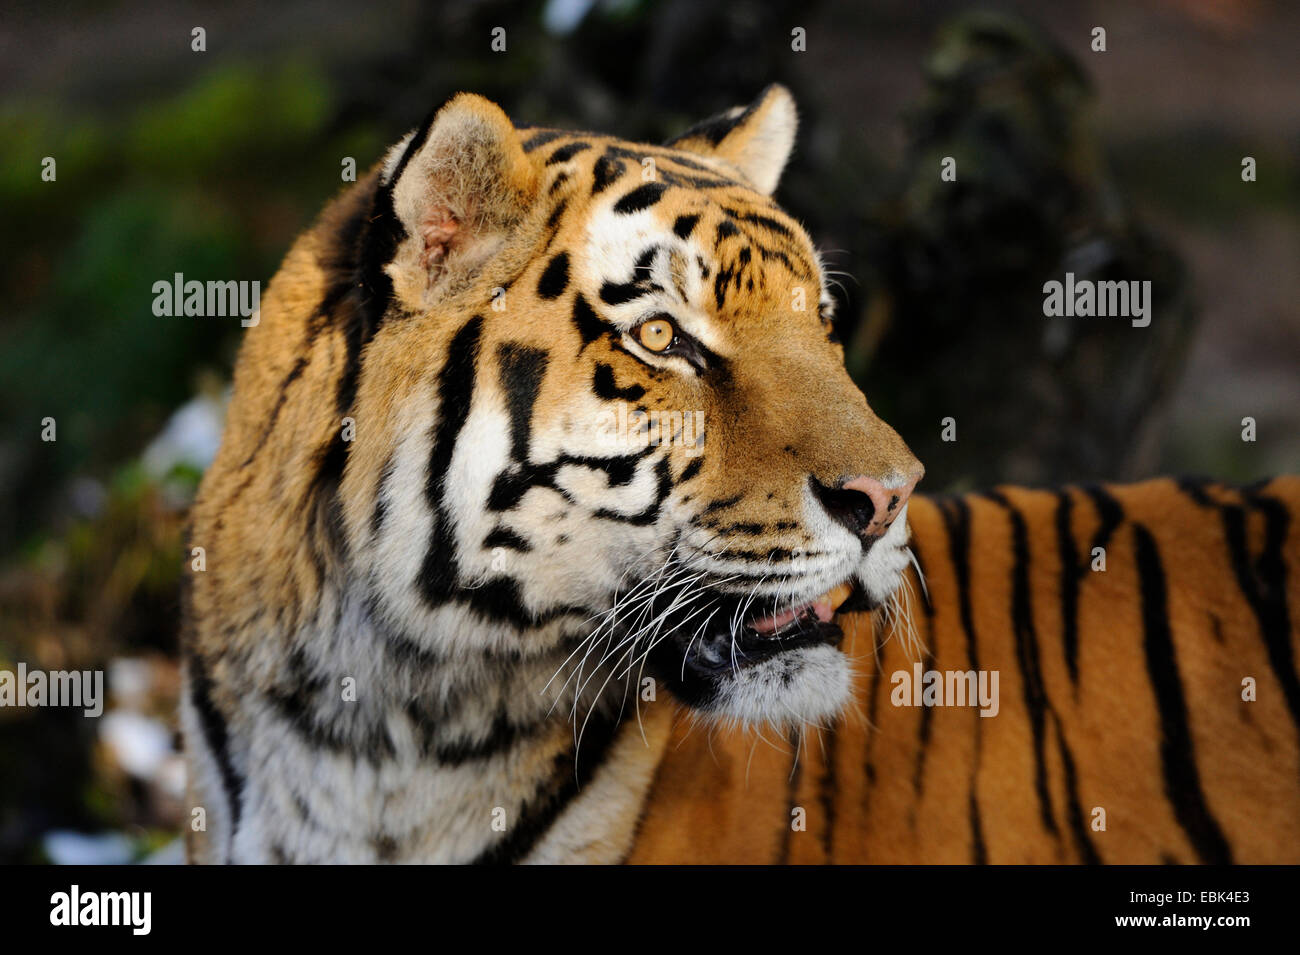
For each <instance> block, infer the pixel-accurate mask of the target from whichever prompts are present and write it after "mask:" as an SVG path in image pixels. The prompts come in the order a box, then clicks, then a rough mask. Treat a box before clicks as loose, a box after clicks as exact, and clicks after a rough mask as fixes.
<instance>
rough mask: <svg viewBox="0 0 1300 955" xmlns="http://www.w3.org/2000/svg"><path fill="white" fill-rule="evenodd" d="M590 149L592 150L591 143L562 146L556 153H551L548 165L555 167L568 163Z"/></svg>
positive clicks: (547, 161) (547, 159) (547, 160)
mask: <svg viewBox="0 0 1300 955" xmlns="http://www.w3.org/2000/svg"><path fill="white" fill-rule="evenodd" d="M590 148H591V143H584V142H576V143H566V144H565V145H563V146H561V147H560V148H559V149H557V150H555V152H553V153H551V154H550V155H549V156H548V157H546V165H548V166H554V165H555V164H556V163H562V162H568V161H569V160H570V159H572V158H573V157H574V156H576V155H578V153H580V152H582V151H583V150H584V149H590Z"/></svg>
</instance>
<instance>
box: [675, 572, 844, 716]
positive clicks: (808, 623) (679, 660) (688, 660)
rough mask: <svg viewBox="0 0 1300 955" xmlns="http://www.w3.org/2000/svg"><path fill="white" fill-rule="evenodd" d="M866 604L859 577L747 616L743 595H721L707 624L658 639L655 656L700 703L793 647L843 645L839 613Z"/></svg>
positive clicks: (681, 691) (683, 692)
mask: <svg viewBox="0 0 1300 955" xmlns="http://www.w3.org/2000/svg"><path fill="white" fill-rule="evenodd" d="M867 604H868V601H867V600H866V598H865V594H863V593H862V591H861V588H860V587H859V586H858V584H857V583H856V581H846V582H844V583H841V584H837V585H836V586H834V587H832V588H831V589H830V590H828V591H827V592H826V593H823V594H821V595H819V596H817V597H815V598H813V599H812V600H809V601H807V602H805V603H801V604H798V605H795V606H788V605H787V606H785V607H777V606H767V607H761V608H758V609H757V610H754V611H752V612H744V613H743V615H742V612H741V610H740V607H741V606H742V604H741V602H740V600H739V599H738V598H721V597H719V598H718V600H717V605H718V612H717V613H715V614H713V616H712V617H710V618H709V621H708V623H707V624H705V625H703V626H700V625H699V624H698V623H697V622H695V621H689V620H688V621H685V622H683V624H682V625H681V626H679V627H678V628H677V629H676V630H674V632H673V633H672V635H671V636H670V637H668V638H667V639H664V640H661V641H659V642H658V644H657V645H656V646H655V648H654V651H653V652H652V653H651V655H650V659H651V661H652V662H653V663H654V665H655V668H656V669H657V670H658V671H659V673H660V674H661V675H662V678H663V679H665V680H667V681H668V683H669V685H670V686H671V687H672V688H673V690H674V692H676V693H677V694H678V695H679V696H680V697H683V698H684V702H688V703H690V702H700V701H702V700H706V699H707V698H708V697H709V695H710V694H711V692H712V689H713V688H714V687H715V686H716V685H717V683H718V681H719V680H720V679H721V678H722V677H724V676H726V675H728V674H733V675H735V674H739V673H741V672H743V671H744V670H746V669H748V668H750V667H754V666H756V665H757V664H759V663H762V662H763V661H765V660H769V659H772V658H773V657H776V656H779V655H780V654H783V653H789V652H790V651H793V650H798V649H802V648H808V647H816V646H822V645H825V646H829V647H837V646H839V644H840V642H841V641H842V640H843V639H844V632H843V631H842V630H841V629H840V627H839V625H838V624H837V623H836V622H835V615H836V613H839V612H848V611H853V610H858V609H864V608H865V607H866V606H867ZM733 620H734V621H736V623H735V625H734V626H733V623H732V622H733Z"/></svg>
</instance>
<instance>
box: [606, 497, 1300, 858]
mask: <svg viewBox="0 0 1300 955" xmlns="http://www.w3.org/2000/svg"><path fill="white" fill-rule="evenodd" d="M1297 513H1300V478H1279V479H1276V480H1273V481H1269V482H1265V483H1262V484H1260V485H1258V486H1255V487H1251V488H1245V489H1233V488H1228V487H1224V486H1222V485H1217V484H1213V483H1208V482H1201V481H1173V480H1168V479H1164V480H1155V481H1148V482H1145V483H1142V484H1134V485H1117V486H1111V485H1107V486H1089V487H1069V488H1062V489H1059V490H1053V491H1031V490H1024V489H1019V488H1002V489H1000V490H999V491H997V492H994V493H990V494H984V495H968V496H952V497H940V498H929V497H919V498H914V499H913V502H912V505H911V508H910V511H909V518H910V523H911V526H912V535H913V540H912V547H913V548H914V549H915V550H916V551H917V554H918V556H919V558H920V566H921V567H922V568H923V570H924V581H925V587H926V588H928V599H927V598H926V597H925V596H924V591H923V589H922V587H921V581H920V578H919V577H913V580H912V584H913V589H914V592H915V594H916V596H917V600H915V601H914V602H913V610H912V614H911V617H910V623H911V624H912V625H913V626H914V630H909V627H908V621H906V620H895V621H893V622H892V623H890V622H886V621H883V620H880V619H877V618H874V617H865V616H858V617H855V618H854V623H853V625H852V626H850V627H847V628H846V629H848V632H849V634H850V639H851V640H852V649H851V650H849V653H850V655H851V656H853V658H854V660H855V694H854V698H855V701H856V702H855V704H854V705H853V706H852V707H851V708H850V710H849V711H848V713H847V714H846V716H845V718H844V719H843V720H842V721H840V722H837V723H835V724H833V725H828V726H826V727H824V728H812V729H810V730H809V731H808V732H807V733H805V734H804V735H803V736H802V737H801V738H798V739H795V740H789V739H782V738H779V737H777V738H772V737H770V736H769V737H768V738H766V739H764V740H760V739H758V738H757V737H755V736H753V735H752V734H751V735H745V734H731V733H725V732H723V733H709V732H707V731H705V730H702V729H700V728H693V729H692V728H691V727H689V726H688V725H687V724H686V723H685V722H683V723H682V724H681V725H680V726H679V727H678V730H677V737H676V738H675V739H674V741H673V742H672V743H671V744H670V745H669V747H668V750H667V755H666V757H665V759H664V761H663V763H662V765H661V767H660V769H659V775H658V777H657V779H656V784H655V789H654V794H653V795H652V797H651V798H650V800H649V803H648V809H647V814H646V818H645V820H644V822H643V825H642V828H641V830H640V834H639V838H638V842H637V845H636V849H635V850H634V852H633V853H632V855H631V859H632V861H636V862H663V861H678V862H680V861H687V860H689V861H694V862H724V861H726V862H754V863H770V862H794V863H821V862H837V863H912V864H915V863H1065V862H1079V863H1196V862H1202V863H1228V862H1235V863H1291V864H1294V863H1296V862H1297V861H1300V746H1298V745H1297V738H1298V735H1300V685H1298V684H1297V669H1296V658H1297V653H1298V652H1300V621H1297V619H1296V616H1295V613H1296V611H1295V608H1296V607H1297V605H1298V604H1300V579H1298V578H1297V577H1296V575H1295V573H1294V569H1295V568H1296V567H1297V566H1300V527H1298V526H1297V521H1296V517H1295V516H1296V514H1297ZM1099 548H1100V551H1099V550H1098V549H1099ZM1103 561H1104V563H1103ZM993 670H996V671H997V672H998V674H999V680H998V689H999V699H998V701H997V703H998V705H997V708H996V712H995V713H994V714H993V715H990V716H987V717H986V716H982V715H981V706H980V705H978V702H977V701H976V702H972V701H968V703H967V705H951V703H952V701H951V700H949V701H947V702H948V703H949V704H950V705H933V706H925V705H920V706H918V705H915V702H917V701H918V700H919V691H920V687H919V686H918V685H917V684H916V682H915V680H914V675H915V674H916V673H917V672H918V671H920V672H922V673H924V672H927V671H934V672H938V673H951V672H953V671H961V672H964V671H977V672H979V671H982V672H986V673H987V672H988V671H993ZM904 674H905V675H906V677H907V681H908V682H907V683H906V685H904V679H903V678H902V676H901V675H904ZM903 691H906V692H903ZM914 694H916V695H914ZM940 702H943V701H942V700H941V701H940ZM983 709H985V710H987V709H988V707H984V708H983Z"/></svg>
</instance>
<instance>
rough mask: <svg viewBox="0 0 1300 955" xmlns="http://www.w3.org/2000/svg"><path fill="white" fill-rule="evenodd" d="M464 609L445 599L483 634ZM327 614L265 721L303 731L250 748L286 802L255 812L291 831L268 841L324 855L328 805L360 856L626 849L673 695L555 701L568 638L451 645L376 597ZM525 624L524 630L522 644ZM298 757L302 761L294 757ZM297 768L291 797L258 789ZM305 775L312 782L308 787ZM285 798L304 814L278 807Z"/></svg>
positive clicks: (304, 634)
mask: <svg viewBox="0 0 1300 955" xmlns="http://www.w3.org/2000/svg"><path fill="white" fill-rule="evenodd" d="M458 613H459V612H458V611H455V610H448V612H447V614H446V616H447V617H448V620H447V624H446V625H447V627H449V628H450V627H457V628H458V632H457V637H458V641H459V643H460V644H462V645H464V644H465V643H473V642H474V641H467V640H466V639H465V638H466V637H467V636H468V634H467V632H466V629H465V627H466V626H467V624H466V623H465V619H466V618H465V616H464V615H463V614H462V615H460V616H457V614H458ZM321 616H327V617H329V618H332V621H331V626H329V627H327V628H324V629H323V630H315V631H314V632H313V628H306V629H305V630H304V631H300V632H299V633H298V635H297V637H296V639H294V640H293V642H292V646H291V648H290V649H289V650H288V653H287V654H286V659H287V665H285V666H284V668H283V673H282V674H281V681H282V689H281V690H279V691H273V692H272V694H270V696H271V699H272V702H273V704H274V705H273V706H272V707H271V708H270V712H269V713H268V714H267V725H264V726H262V727H261V730H260V735H261V736H263V737H265V738H269V739H283V738H284V733H283V732H276V730H277V728H279V727H282V726H283V723H284V722H285V721H288V722H289V723H290V725H291V727H292V728H293V729H294V730H295V736H297V737H299V738H301V739H302V740H303V741H304V743H305V744H306V745H305V746H304V747H303V748H302V750H301V751H300V752H289V750H290V749H293V747H287V748H286V747H280V748H278V749H277V750H276V751H275V752H274V753H271V752H267V753H264V754H261V755H260V756H259V754H258V753H257V752H256V751H255V750H256V747H254V751H252V752H250V753H249V759H248V765H250V766H251V767H257V766H259V765H264V766H267V767H268V771H267V773H266V774H265V777H264V778H263V779H260V780H258V779H257V778H256V777H257V775H258V772H257V770H256V769H254V770H253V773H254V787H253V788H254V791H253V793H252V797H253V802H254V803H255V804H260V805H262V806H263V807H264V808H265V809H266V810H267V811H268V812H269V814H270V815H271V816H272V817H274V818H271V819H269V820H266V822H267V824H265V825H259V826H257V827H256V828H257V829H259V830H262V831H264V832H276V833H279V834H280V835H281V838H280V839H279V841H278V842H277V841H276V840H274V839H272V840H270V842H269V845H264V851H265V852H268V853H269V854H270V858H272V859H274V858H277V857H279V856H281V855H284V856H288V857H289V858H290V859H291V858H292V856H291V852H292V846H294V845H303V844H304V840H305V844H306V845H307V847H308V848H307V852H306V853H305V857H304V858H303V859H302V861H312V857H313V856H314V854H315V852H316V850H315V848H314V846H315V845H316V843H317V842H321V843H322V844H325V840H313V839H312V838H311V836H310V834H309V833H308V830H310V829H311V828H312V827H316V828H319V827H321V826H322V825H325V821H326V820H341V821H342V825H341V826H338V827H336V830H337V831H333V832H331V833H330V834H329V836H330V839H332V840H333V847H332V848H331V852H330V854H331V855H334V856H337V855H338V854H339V853H338V851H337V843H338V841H339V840H346V841H347V849H346V851H345V852H344V854H345V855H348V856H350V857H351V858H353V859H356V860H359V861H438V862H482V863H509V862H525V861H528V862H533V861H553V862H592V863H597V862H600V863H607V862H617V861H621V859H622V858H623V857H624V856H625V855H626V854H627V852H628V851H629V849H630V847H631V844H632V840H633V837H634V834H635V829H636V824H637V820H638V818H639V816H640V813H641V808H642V804H643V802H644V799H645V797H646V794H647V792H648V790H649V787H650V784H651V782H652V780H653V776H654V773H655V770H656V768H657V765H658V762H659V760H660V758H661V756H662V754H663V751H664V749H665V745H666V741H667V737H668V730H669V725H670V723H671V705H669V704H667V703H660V704H648V705H647V704H645V703H641V704H640V707H639V713H638V711H637V708H636V707H634V706H633V704H632V703H631V702H630V701H629V702H628V704H627V706H626V707H624V706H622V703H623V692H622V685H621V681H620V682H619V685H618V692H617V694H613V695H611V694H610V693H605V694H601V695H597V696H594V697H593V696H589V697H588V698H587V699H585V700H584V702H583V703H582V705H581V706H579V707H577V708H571V707H570V706H567V705H563V704H561V705H556V703H555V701H556V689H557V687H558V684H559V683H560V682H561V681H562V680H564V678H565V676H566V675H567V672H566V673H564V674H562V675H561V676H560V677H558V678H556V679H555V680H554V681H553V683H552V678H553V677H555V674H556V673H557V672H559V671H561V670H563V669H564V667H563V665H564V662H565V658H566V656H567V655H568V653H569V652H570V649H571V648H570V646H569V645H568V644H559V645H557V646H555V647H554V649H553V650H551V651H550V652H544V653H540V654H538V655H536V656H524V655H522V654H520V653H518V652H508V651H493V652H480V653H475V652H472V651H464V652H461V653H458V654H450V653H446V652H443V651H441V650H439V649H437V648H438V647H440V646H442V645H443V644H445V643H446V642H447V641H445V640H441V639H437V635H436V634H433V633H429V634H422V635H421V636H420V638H419V639H417V638H415V637H413V636H412V635H409V634H404V633H401V632H399V631H397V630H395V629H393V628H388V627H384V626H381V625H379V624H378V623H377V622H376V620H375V619H374V616H373V614H372V613H370V612H368V611H366V610H364V605H356V606H350V605H345V606H343V607H342V608H341V610H340V611H339V612H338V613H336V614H329V615H317V619H320V617H321ZM489 629H491V628H488V627H484V630H485V631H487V630H489ZM489 637H492V638H495V642H496V644H498V645H499V644H500V643H501V642H502V641H501V630H500V628H499V627H497V628H495V629H492V631H491V633H487V632H485V633H484V641H483V645H485V646H486V645H488V642H487V641H488V638H489ZM529 637H530V634H527V633H520V634H519V635H518V641H517V643H516V645H517V646H528V645H529V644H528V640H529ZM512 642H514V641H512ZM602 679H603V676H602ZM596 682H599V681H596ZM548 684H551V685H550V686H549V688H548ZM612 685H613V682H612V681H611V686H612ZM638 717H639V718H638ZM276 724H278V726H277V725H276ZM322 752H324V753H327V754H328V757H327V758H326V759H325V760H322V759H321V758H320V753H322ZM267 760H270V762H267ZM299 761H300V762H301V766H300V770H301V772H298V771H294V770H293V769H292V765H293V764H294V763H295V762H299ZM286 762H287V763H289V764H290V765H289V768H290V772H289V773H288V774H286V773H285V769H286V765H285V764H286ZM362 764H364V766H363V765H362ZM362 770H370V771H362ZM285 778H288V779H289V780H291V781H290V782H288V783H287V784H286V785H288V787H289V788H290V789H291V790H292V791H291V792H290V793H288V794H287V795H288V796H289V797H290V798H289V799H287V800H286V799H285V798H283V795H282V796H281V797H280V798H276V797H275V796H274V794H273V793H259V792H258V789H257V787H258V785H265V786H267V787H274V786H276V785H278V784H279V782H278V781H279V780H281V779H285ZM294 779H299V780H301V779H312V780H313V782H314V783H315V785H314V786H313V787H312V789H311V790H310V791H304V789H305V787H299V786H295V784H294V783H293V782H292V780H294ZM286 804H287V805H296V806H297V812H298V815H299V816H300V817H301V818H299V819H293V818H287V817H285V815H284V814H282V813H279V812H278V811H277V810H276V809H274V808H272V807H274V806H283V805H286ZM249 838H250V839H251V838H252V837H251V836H250V837H249ZM262 842H263V843H265V841H264V840H262ZM238 846H239V843H238V842H236V847H237V848H238ZM250 846H251V843H250ZM237 854H239V853H237Z"/></svg>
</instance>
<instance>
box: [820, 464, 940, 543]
mask: <svg viewBox="0 0 1300 955" xmlns="http://www.w3.org/2000/svg"><path fill="white" fill-rule="evenodd" d="M923 473H924V472H922V474H923ZM919 480H921V474H917V475H916V476H915V477H911V478H906V479H904V481H903V482H902V483H900V484H898V485H897V486H896V487H886V486H885V485H884V484H883V483H882V482H880V481H878V480H876V479H875V478H873V477H867V476H866V475H859V476H858V477H855V478H852V479H850V480H848V481H845V482H844V483H843V484H841V485H840V486H839V487H838V488H828V487H825V486H824V485H822V484H819V483H815V484H814V486H815V487H816V489H817V495H818V497H819V498H820V499H821V502H822V506H823V507H825V508H826V511H827V513H828V514H830V516H831V517H833V518H835V520H837V521H839V522H840V523H841V524H843V525H844V526H845V527H847V528H848V529H849V530H851V531H853V533H855V534H858V535H859V536H862V537H879V536H880V535H881V534H883V533H884V532H885V530H886V529H887V528H888V527H889V525H890V524H892V523H893V521H894V518H896V517H897V516H898V515H899V514H900V513H901V512H902V510H903V505H904V504H906V503H907V499H908V497H910V496H911V494H912V489H913V488H914V487H916V484H917V482H918V481H919Z"/></svg>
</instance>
